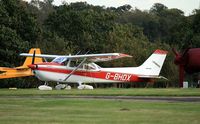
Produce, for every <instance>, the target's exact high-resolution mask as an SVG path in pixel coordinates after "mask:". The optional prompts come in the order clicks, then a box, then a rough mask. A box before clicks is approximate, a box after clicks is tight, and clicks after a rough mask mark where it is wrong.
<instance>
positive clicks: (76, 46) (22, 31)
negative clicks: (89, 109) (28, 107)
mask: <svg viewBox="0 0 200 124" xmlns="http://www.w3.org/2000/svg"><path fill="white" fill-rule="evenodd" d="M52 2H53V0H44V2H41V1H39V0H32V1H31V2H30V3H27V2H24V1H22V0H0V44H1V45H0V58H1V59H0V62H1V65H0V66H18V65H19V64H21V62H23V59H24V58H20V57H19V56H18V54H19V53H20V52H27V51H28V49H30V48H31V47H40V48H41V49H42V52H43V53H48V54H70V53H72V54H76V53H77V52H78V51H80V50H82V52H83V53H84V52H86V51H90V53H104V52H121V53H127V54H130V55H132V56H133V58H131V59H130V58H129V59H121V60H117V61H113V62H107V63H99V64H100V65H101V66H104V67H106V66H138V65H139V64H141V63H142V62H144V60H145V59H146V58H147V57H148V56H149V55H150V54H151V53H152V52H153V51H154V50H155V49H163V50H168V51H169V54H168V56H167V60H166V62H165V64H164V67H163V69H162V72H161V75H163V76H165V77H167V78H168V79H169V81H161V86H177V83H178V76H177V75H178V72H177V68H176V66H175V65H174V63H173V59H174V55H173V54H172V52H171V48H172V47H176V48H177V49H179V50H183V49H185V48H187V47H188V46H191V47H199V45H200V10H194V13H193V14H192V15H190V16H184V12H183V11H181V10H179V9H168V7H166V6H165V5H163V4H160V3H156V4H154V5H153V6H152V8H151V9H150V10H149V11H141V10H139V9H137V8H136V9H132V7H131V6H130V5H124V6H120V7H118V8H115V7H109V8H105V7H102V6H93V5H89V4H87V3H86V2H77V3H71V4H67V3H64V4H63V5H60V6H54V5H53V4H52ZM14 60H15V61H14ZM33 80H34V79H32V78H23V79H11V81H12V82H16V83H17V85H18V86H19V85H20V84H21V82H27V81H28V82H33ZM9 81H10V80H3V81H2V80H1V82H4V83H3V84H4V86H8V85H7V84H9ZM34 81H35V80H34ZM5 82H6V83H5ZM13 85H15V84H13ZM34 85H35V83H33V85H30V84H26V83H23V85H20V86H21V87H32V86H34ZM157 85H160V84H157Z"/></svg>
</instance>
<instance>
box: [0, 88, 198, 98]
mask: <svg viewBox="0 0 200 124" xmlns="http://www.w3.org/2000/svg"><path fill="white" fill-rule="evenodd" d="M4 95H7V96H12V95H17V96H21V95H22V96H37V95H43V96H45V95H47V96H50V95H92V96H101V95H105V96H200V88H188V89H180V88H169V89H168V88H163V89H158V88H130V89H123V88H121V89H120V88H119V89H117V88H108V89H94V90H77V89H72V90H52V91H40V90H38V89H17V90H8V89H0V96H4Z"/></svg>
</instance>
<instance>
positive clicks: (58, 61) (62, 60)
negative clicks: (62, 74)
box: [52, 57, 67, 64]
mask: <svg viewBox="0 0 200 124" xmlns="http://www.w3.org/2000/svg"><path fill="white" fill-rule="evenodd" d="M66 60H67V58H66V57H57V58H55V59H54V60H52V62H55V63H59V64H61V63H63V62H64V61H66Z"/></svg>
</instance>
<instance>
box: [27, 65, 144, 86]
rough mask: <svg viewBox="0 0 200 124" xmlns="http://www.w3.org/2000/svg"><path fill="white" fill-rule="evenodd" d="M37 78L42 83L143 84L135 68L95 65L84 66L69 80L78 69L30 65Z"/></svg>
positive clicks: (63, 66)
mask: <svg viewBox="0 0 200 124" xmlns="http://www.w3.org/2000/svg"><path fill="white" fill-rule="evenodd" d="M29 67H30V68H32V70H33V73H34V74H35V76H36V77H37V78H38V79H40V80H42V81H56V82H86V83H92V82H93V83H104V82H107V83H109V82H110V83H111V82H141V81H143V80H142V79H140V78H139V77H138V74H137V73H133V71H131V70H134V67H130V68H129V67H126V68H101V67H99V66H98V65H96V64H95V63H89V64H83V66H82V67H80V68H78V69H77V70H76V71H75V72H74V73H73V74H72V75H71V76H70V77H69V78H68V79H67V80H65V79H66V77H67V76H68V75H69V74H70V73H71V72H72V71H73V70H74V69H75V68H76V67H70V66H65V65H62V64H58V63H41V64H37V65H30V66H29ZM136 68H137V67H136ZM135 72H136V71H135Z"/></svg>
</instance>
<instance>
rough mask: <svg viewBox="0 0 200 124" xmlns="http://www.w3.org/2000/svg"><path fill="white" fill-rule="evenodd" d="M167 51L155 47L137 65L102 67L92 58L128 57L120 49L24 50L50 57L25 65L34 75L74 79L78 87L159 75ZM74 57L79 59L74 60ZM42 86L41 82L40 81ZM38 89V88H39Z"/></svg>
mask: <svg viewBox="0 0 200 124" xmlns="http://www.w3.org/2000/svg"><path fill="white" fill-rule="evenodd" d="M166 55H167V51H163V50H159V49H157V50H155V51H154V53H153V54H152V55H151V56H150V57H149V58H148V59H147V60H146V61H145V62H144V63H143V64H142V65H140V66H139V67H119V68H102V67H100V66H98V65H97V64H95V63H94V62H102V61H110V60H114V59H119V58H123V57H132V56H130V55H127V54H122V53H103V54H85V55H68V56H65V55H47V54H40V55H38V54H35V53H34V54H27V53H21V54H20V56H29V57H30V56H31V57H33V60H34V57H41V58H53V60H52V61H51V62H43V63H38V64H36V63H34V62H32V63H33V64H30V65H28V67H30V68H31V69H32V70H33V73H34V74H35V76H36V77H37V78H38V79H39V80H42V81H45V82H48V81H55V82H62V83H78V84H79V86H78V89H93V87H92V86H90V85H83V84H82V83H113V82H115V83H119V82H148V81H151V80H152V79H156V78H162V76H159V74H160V71H161V68H162V66H163V63H164V60H165V58H166ZM77 60H81V62H79V63H78V64H77ZM41 86H45V85H41ZM39 89H40V88H39Z"/></svg>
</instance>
